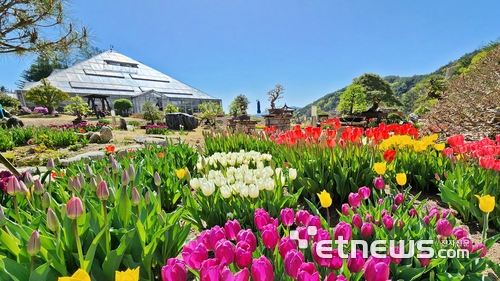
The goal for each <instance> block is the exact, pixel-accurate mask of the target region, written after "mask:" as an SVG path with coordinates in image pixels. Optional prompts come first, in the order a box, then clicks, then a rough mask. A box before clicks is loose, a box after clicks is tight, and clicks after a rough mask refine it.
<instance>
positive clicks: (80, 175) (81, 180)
mask: <svg viewBox="0 0 500 281" xmlns="http://www.w3.org/2000/svg"><path fill="white" fill-rule="evenodd" d="M78 176H79V180H80V190H81V187H82V185H83V184H85V175H84V174H78Z"/></svg>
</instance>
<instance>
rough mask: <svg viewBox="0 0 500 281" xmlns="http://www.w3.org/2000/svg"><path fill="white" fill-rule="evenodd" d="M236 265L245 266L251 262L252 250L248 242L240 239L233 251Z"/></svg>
mask: <svg viewBox="0 0 500 281" xmlns="http://www.w3.org/2000/svg"><path fill="white" fill-rule="evenodd" d="M234 255H235V262H236V266H238V267H239V268H245V267H248V266H249V265H250V263H251V262H252V250H251V249H250V244H248V243H247V242H245V241H240V242H238V243H237V244H236V249H235V251H234Z"/></svg>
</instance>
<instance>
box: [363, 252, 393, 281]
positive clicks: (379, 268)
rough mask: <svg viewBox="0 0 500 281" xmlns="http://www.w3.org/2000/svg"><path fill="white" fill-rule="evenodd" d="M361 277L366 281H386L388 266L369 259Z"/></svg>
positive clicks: (374, 259) (388, 273)
mask: <svg viewBox="0 0 500 281" xmlns="http://www.w3.org/2000/svg"><path fill="white" fill-rule="evenodd" d="M364 269H365V270H364V273H363V277H364V278H365V280H366V281H387V280H388V279H389V275H390V273H391V272H390V269H389V264H387V263H385V262H383V261H380V259H376V258H373V257H369V258H368V260H367V261H366V264H365V266H364Z"/></svg>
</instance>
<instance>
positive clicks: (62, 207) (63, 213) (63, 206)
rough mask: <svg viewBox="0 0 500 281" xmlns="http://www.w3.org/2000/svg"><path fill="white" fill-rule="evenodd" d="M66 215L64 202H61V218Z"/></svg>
mask: <svg viewBox="0 0 500 281" xmlns="http://www.w3.org/2000/svg"><path fill="white" fill-rule="evenodd" d="M66 216H67V213H66V204H64V203H63V204H61V218H62V219H64V218H65V217H66Z"/></svg>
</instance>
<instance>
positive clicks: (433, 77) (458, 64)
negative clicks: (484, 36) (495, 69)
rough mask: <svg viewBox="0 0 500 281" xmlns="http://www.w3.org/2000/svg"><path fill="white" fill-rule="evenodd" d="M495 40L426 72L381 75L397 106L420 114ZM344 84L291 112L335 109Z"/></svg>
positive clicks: (407, 111) (301, 113) (333, 111)
mask: <svg viewBox="0 0 500 281" xmlns="http://www.w3.org/2000/svg"><path fill="white" fill-rule="evenodd" d="M499 42H500V41H499V40H496V41H494V42H491V43H490V44H488V45H487V46H485V47H483V48H480V49H477V50H475V51H473V52H471V53H468V54H465V55H463V56H462V57H460V58H459V59H457V60H455V61H452V62H449V63H447V64H446V65H443V66H442V67H440V68H439V69H437V70H436V71H434V72H432V73H429V74H426V75H413V76H411V77H400V76H396V75H390V76H386V77H383V79H384V80H386V81H387V82H388V83H389V84H390V85H391V88H392V90H393V91H394V93H395V94H396V96H397V97H398V98H399V99H400V100H401V102H402V104H403V105H402V106H401V107H400V108H399V109H400V110H402V111H403V112H405V113H406V114H409V113H411V112H415V113H416V114H423V113H425V112H426V111H428V110H429V108H430V106H432V105H433V104H434V103H435V102H436V101H437V99H438V98H439V95H440V94H441V93H442V92H443V91H444V89H445V87H446V81H448V80H449V79H450V78H452V77H453V76H456V75H460V74H462V73H465V72H467V71H468V69H469V67H470V66H471V64H474V63H475V61H477V60H478V59H479V58H480V57H481V56H482V55H483V54H485V53H486V52H488V51H490V50H492V49H493V48H495V47H496V46H498V45H500V43H499ZM353 78H355V77H353ZM347 87H348V85H346V87H344V88H342V89H340V90H337V91H335V92H332V93H329V94H327V95H325V96H323V97H321V98H319V99H317V100H316V101H314V102H312V103H310V104H308V105H306V106H304V107H303V108H301V109H299V110H297V111H296V112H295V114H296V116H297V117H299V118H303V117H304V116H309V115H310V114H311V106H312V105H316V106H317V107H318V112H328V113H330V114H332V113H335V112H336V109H337V105H338V103H339V101H340V96H341V95H342V93H343V92H344V91H345V90H346V89H347Z"/></svg>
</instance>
